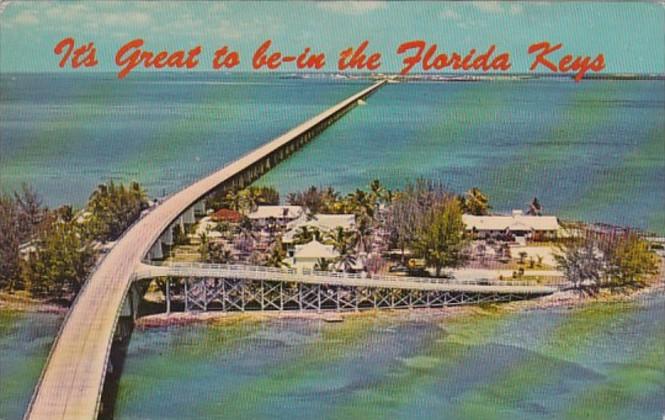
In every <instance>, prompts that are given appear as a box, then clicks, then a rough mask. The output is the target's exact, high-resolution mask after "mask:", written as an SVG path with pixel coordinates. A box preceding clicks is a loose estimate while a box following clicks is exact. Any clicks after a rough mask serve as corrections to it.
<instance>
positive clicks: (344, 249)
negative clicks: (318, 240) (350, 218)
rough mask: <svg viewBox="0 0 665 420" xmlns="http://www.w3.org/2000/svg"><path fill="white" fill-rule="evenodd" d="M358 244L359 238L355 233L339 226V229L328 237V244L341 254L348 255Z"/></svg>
mask: <svg viewBox="0 0 665 420" xmlns="http://www.w3.org/2000/svg"><path fill="white" fill-rule="evenodd" d="M356 242H357V237H356V235H355V234H354V233H353V232H349V231H346V230H344V228H343V227H341V226H338V227H337V229H335V230H333V231H332V232H329V233H328V235H326V243H328V244H330V245H332V246H333V248H335V250H337V252H339V253H340V255H341V254H345V253H348V251H349V250H350V249H352V248H353V246H354V245H355V244H356Z"/></svg>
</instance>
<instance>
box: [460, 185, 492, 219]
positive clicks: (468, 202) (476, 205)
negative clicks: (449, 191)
mask: <svg viewBox="0 0 665 420" xmlns="http://www.w3.org/2000/svg"><path fill="white" fill-rule="evenodd" d="M460 202H461V205H462V210H463V212H464V213H467V214H473V215H474V216H485V215H487V214H489V211H490V209H491V208H492V207H491V206H490V205H489V199H488V198H487V195H485V194H484V193H483V192H482V191H480V190H479V189H478V188H477V187H473V188H471V189H470V190H469V191H467V192H466V193H465V194H464V195H463V196H461V197H460Z"/></svg>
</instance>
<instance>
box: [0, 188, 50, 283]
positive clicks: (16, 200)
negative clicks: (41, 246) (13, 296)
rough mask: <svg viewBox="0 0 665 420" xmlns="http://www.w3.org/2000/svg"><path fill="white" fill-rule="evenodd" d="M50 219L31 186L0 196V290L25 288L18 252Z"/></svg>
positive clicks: (28, 243) (28, 244)
mask: <svg viewBox="0 0 665 420" xmlns="http://www.w3.org/2000/svg"><path fill="white" fill-rule="evenodd" d="M51 216H52V215H50V214H49V211H48V209H47V208H46V207H44V206H43V205H42V200H41V198H40V197H39V196H38V195H37V193H36V192H35V191H34V190H33V189H32V187H29V186H27V185H25V184H24V185H22V186H21V190H20V191H19V192H14V194H12V195H9V194H0V289H9V290H14V289H21V288H23V287H24V284H23V282H22V276H21V272H20V269H21V268H20V265H21V258H20V252H19V249H20V248H21V245H26V246H31V240H32V239H34V238H35V236H36V235H38V233H39V232H40V231H41V230H42V229H43V228H44V227H45V226H46V225H47V224H48V223H50V222H51V218H52V217H51Z"/></svg>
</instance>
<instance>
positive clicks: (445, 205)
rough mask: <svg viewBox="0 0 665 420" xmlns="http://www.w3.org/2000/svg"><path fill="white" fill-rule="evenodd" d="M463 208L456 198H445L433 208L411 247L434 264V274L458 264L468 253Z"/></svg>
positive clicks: (427, 262) (462, 261) (463, 260)
mask: <svg viewBox="0 0 665 420" xmlns="http://www.w3.org/2000/svg"><path fill="white" fill-rule="evenodd" d="M467 243H468V241H467V239H466V238H465V236H464V222H463V221H462V209H461V205H460V202H459V200H458V199H457V198H448V199H446V200H444V201H443V202H441V203H440V204H438V205H436V206H435V207H433V208H432V209H431V210H430V211H429V212H428V214H427V215H426V217H425V220H424V221H423V223H422V224H421V225H420V226H419V228H418V232H417V234H416V239H415V241H414V244H413V248H414V250H415V251H416V252H417V253H418V255H420V256H421V257H422V258H424V259H425V263H426V264H427V265H428V266H433V267H434V269H435V271H436V275H437V277H438V276H440V275H441V270H442V269H443V268H444V267H458V266H460V265H462V264H463V263H464V262H465V261H466V259H467V256H466V254H465V253H464V252H463V251H464V249H465V247H466V245H467Z"/></svg>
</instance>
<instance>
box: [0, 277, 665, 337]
mask: <svg viewBox="0 0 665 420" xmlns="http://www.w3.org/2000/svg"><path fill="white" fill-rule="evenodd" d="M658 294H665V281H662V282H658V283H654V284H652V285H650V286H647V287H645V288H642V289H639V290H637V291H635V292H633V293H630V294H611V293H610V292H603V293H601V294H600V295H598V296H594V297H590V296H581V295H580V294H579V293H578V292H576V291H564V292H557V293H554V294H552V295H548V296H544V297H542V298H538V299H531V300H522V301H515V302H509V303H496V304H484V305H462V306H448V307H444V308H414V309H411V310H409V309H393V310H387V309H379V310H377V309H365V310H361V311H344V312H337V311H335V310H326V311H321V312H316V311H264V312H260V311H247V312H189V313H186V312H172V313H171V314H169V315H167V314H165V313H160V314H154V315H147V316H144V317H141V318H139V319H137V320H136V327H137V328H139V329H150V328H163V327H170V326H181V325H189V324H195V323H225V322H231V323H235V322H239V321H243V320H246V321H253V322H261V321H268V320H275V319H298V320H312V321H327V322H340V321H344V320H346V319H353V318H366V317H376V316H382V317H399V318H401V319H416V320H418V319H432V318H436V319H439V318H440V319H443V318H448V317H452V316H462V315H472V314H476V313H490V312H492V311H501V312H502V313H505V312H526V311H537V310H551V309H559V310H571V309H576V308H580V307H583V306H586V305H590V304H594V303H607V304H613V303H626V302H634V301H638V300H640V299H646V298H648V297H650V296H653V295H658ZM68 309H69V308H67V307H64V306H59V305H55V304H51V303H45V302H43V301H39V300H36V299H31V298H28V297H24V296H17V295H12V294H8V293H2V294H0V310H6V311H17V312H38V313H54V314H65V313H67V310H68Z"/></svg>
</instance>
